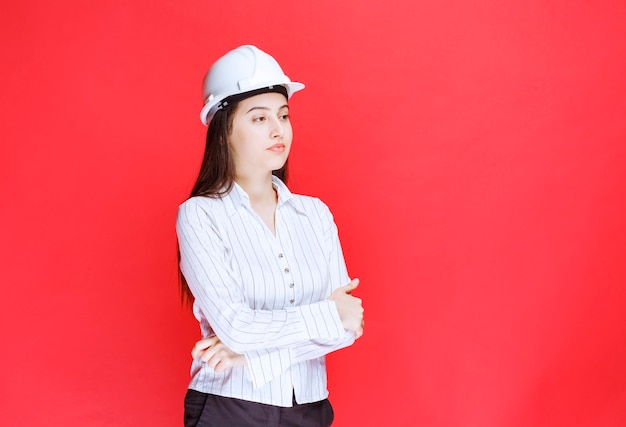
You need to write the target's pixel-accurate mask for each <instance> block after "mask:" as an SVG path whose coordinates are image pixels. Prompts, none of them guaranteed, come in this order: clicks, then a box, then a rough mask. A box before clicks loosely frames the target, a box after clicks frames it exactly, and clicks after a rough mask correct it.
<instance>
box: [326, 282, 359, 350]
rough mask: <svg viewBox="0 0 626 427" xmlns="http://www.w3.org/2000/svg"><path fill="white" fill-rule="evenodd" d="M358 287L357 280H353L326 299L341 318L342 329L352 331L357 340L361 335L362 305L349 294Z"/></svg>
mask: <svg viewBox="0 0 626 427" xmlns="http://www.w3.org/2000/svg"><path fill="white" fill-rule="evenodd" d="M357 286H359V279H354V280H352V281H351V282H350V283H348V284H347V285H346V286H342V287H341V288H338V289H336V290H335V292H333V293H332V294H331V295H330V296H329V297H328V299H329V300H330V301H334V302H335V305H336V306H337V311H338V312H339V317H340V318H341V323H342V324H343V327H344V328H345V329H347V330H349V331H354V333H355V334H356V337H357V338H360V337H361V335H363V326H364V325H365V321H364V320H363V311H364V310H363V304H362V301H361V299H360V298H357V297H353V296H352V295H350V293H351V292H352V291H353V290H355V289H356V287H357Z"/></svg>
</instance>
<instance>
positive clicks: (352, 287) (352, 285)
mask: <svg viewBox="0 0 626 427" xmlns="http://www.w3.org/2000/svg"><path fill="white" fill-rule="evenodd" d="M357 286H359V279H352V280H351V281H350V283H348V284H347V285H346V286H344V287H343V288H342V289H343V290H344V292H345V293H347V294H349V293H350V292H352V291H353V290H355V289H356V288H357Z"/></svg>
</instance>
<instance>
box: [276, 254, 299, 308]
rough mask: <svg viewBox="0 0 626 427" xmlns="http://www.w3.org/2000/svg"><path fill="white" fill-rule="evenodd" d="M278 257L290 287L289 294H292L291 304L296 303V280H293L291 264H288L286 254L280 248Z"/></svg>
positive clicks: (290, 296)
mask: <svg viewBox="0 0 626 427" xmlns="http://www.w3.org/2000/svg"><path fill="white" fill-rule="evenodd" d="M276 257H277V258H278V264H279V265H280V267H281V268H282V270H283V273H284V274H285V283H287V286H288V287H289V291H288V294H290V295H289V304H291V305H294V304H295V302H296V298H295V295H294V286H295V282H294V280H293V276H292V272H291V270H290V269H289V264H287V259H286V258H285V254H284V253H283V252H282V250H279V252H278V254H277V255H276Z"/></svg>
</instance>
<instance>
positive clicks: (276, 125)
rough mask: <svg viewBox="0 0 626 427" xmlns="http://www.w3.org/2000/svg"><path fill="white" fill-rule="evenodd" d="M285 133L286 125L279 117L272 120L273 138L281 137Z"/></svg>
mask: <svg viewBox="0 0 626 427" xmlns="http://www.w3.org/2000/svg"><path fill="white" fill-rule="evenodd" d="M284 134H285V127H284V126H283V124H282V123H281V122H280V120H278V119H277V118H274V119H273V120H272V138H273V139H280V138H282V137H283V135H284Z"/></svg>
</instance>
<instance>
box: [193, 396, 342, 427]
mask: <svg viewBox="0 0 626 427" xmlns="http://www.w3.org/2000/svg"><path fill="white" fill-rule="evenodd" d="M334 417H335V414H334V412H333V407H332V406H331V404H330V402H329V401H328V399H324V400H321V401H319V402H314V403H305V404H302V405H299V404H297V403H296V402H295V398H294V406H292V407H291V408H283V407H280V406H273V405H265V404H263V403H256V402H249V401H247V400H240V399H234V398H231V397H222V396H217V395H214V394H207V393H201V392H199V391H196V390H191V389H190V390H187V395H186V396H185V427H221V426H226V427H279V426H280V427H328V426H330V425H331V424H332V422H333V419H334Z"/></svg>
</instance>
